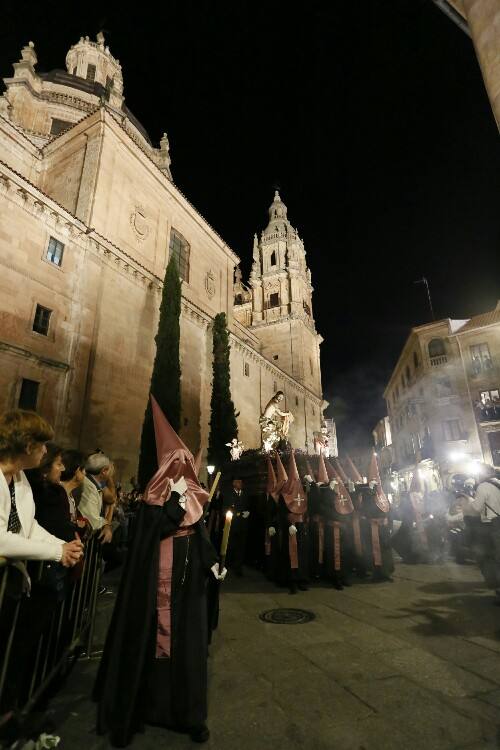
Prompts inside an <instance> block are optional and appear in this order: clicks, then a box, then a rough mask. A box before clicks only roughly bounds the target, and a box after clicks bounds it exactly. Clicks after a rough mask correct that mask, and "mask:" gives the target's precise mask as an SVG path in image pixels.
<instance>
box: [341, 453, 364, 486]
mask: <svg viewBox="0 0 500 750" xmlns="http://www.w3.org/2000/svg"><path fill="white" fill-rule="evenodd" d="M344 466H345V470H346V474H347V476H348V478H349V479H351V480H352V481H353V482H354V483H356V482H359V484H363V477H362V476H361V474H360V473H359V471H358V469H357V467H356V465H355V463H354V461H353V460H352V458H351V457H350V456H346V457H345V460H344Z"/></svg>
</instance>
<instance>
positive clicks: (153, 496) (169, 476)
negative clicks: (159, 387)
mask: <svg viewBox="0 0 500 750" xmlns="http://www.w3.org/2000/svg"><path fill="white" fill-rule="evenodd" d="M151 408H152V412H153V422H154V430H155V439H156V452H157V456H158V471H157V472H156V474H155V475H154V476H153V478H152V479H151V480H150V481H149V483H148V485H147V487H146V490H145V493H144V502H145V503H147V504H148V505H163V503H164V502H168V499H169V497H170V480H172V481H174V482H176V481H178V480H179V479H180V478H181V477H184V479H185V480H186V484H187V491H186V513H185V515H184V518H183V521H182V523H181V526H192V525H193V524H194V523H196V521H198V520H199V519H200V518H201V517H202V515H203V506H204V505H205V503H206V502H207V499H208V492H206V491H205V490H204V489H202V487H200V484H199V482H198V476H197V473H196V470H195V465H194V459H193V455H192V453H191V451H189V450H188V448H187V447H186V446H185V445H184V443H183V442H182V440H181V439H180V437H179V436H178V435H177V433H176V432H175V430H174V429H173V427H172V426H171V424H170V423H169V421H168V419H167V418H166V416H165V415H164V413H163V412H162V410H161V409H160V406H159V405H158V402H157V401H156V399H155V397H154V396H153V395H152V396H151Z"/></svg>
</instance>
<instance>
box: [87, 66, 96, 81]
mask: <svg viewBox="0 0 500 750" xmlns="http://www.w3.org/2000/svg"><path fill="white" fill-rule="evenodd" d="M87 81H90V83H94V81H95V65H91V64H90V63H89V64H88V65H87Z"/></svg>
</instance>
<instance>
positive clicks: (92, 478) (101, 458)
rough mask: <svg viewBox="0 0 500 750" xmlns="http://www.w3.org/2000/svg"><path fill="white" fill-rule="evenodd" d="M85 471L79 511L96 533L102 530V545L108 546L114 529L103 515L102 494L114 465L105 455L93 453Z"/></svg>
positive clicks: (100, 535)
mask: <svg viewBox="0 0 500 750" xmlns="http://www.w3.org/2000/svg"><path fill="white" fill-rule="evenodd" d="M85 471H86V476H85V478H84V480H83V486H82V496H81V499H80V503H79V505H78V510H79V511H80V513H81V514H82V516H83V517H84V518H86V519H87V521H88V522H89V523H90V525H91V527H92V529H93V530H94V531H96V530H98V529H100V530H101V533H100V534H99V539H100V540H101V544H106V543H109V542H110V541H111V539H112V538H113V529H112V526H111V524H110V523H108V521H107V519H106V518H104V517H103V515H102V492H103V489H104V488H105V487H106V486H107V482H108V478H109V475H110V473H111V472H112V464H111V461H110V459H109V458H108V457H107V456H106V455H105V454H104V453H92V454H91V455H90V456H89V457H88V458H87V461H86V464H85Z"/></svg>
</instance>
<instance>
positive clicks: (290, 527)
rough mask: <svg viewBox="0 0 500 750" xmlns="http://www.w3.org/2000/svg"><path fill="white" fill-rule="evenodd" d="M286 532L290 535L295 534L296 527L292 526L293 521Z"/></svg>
mask: <svg viewBox="0 0 500 750" xmlns="http://www.w3.org/2000/svg"><path fill="white" fill-rule="evenodd" d="M288 533H289V534H290V536H295V534H296V533H297V527H296V526H294V525H293V523H292V525H291V526H289V528H288Z"/></svg>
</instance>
